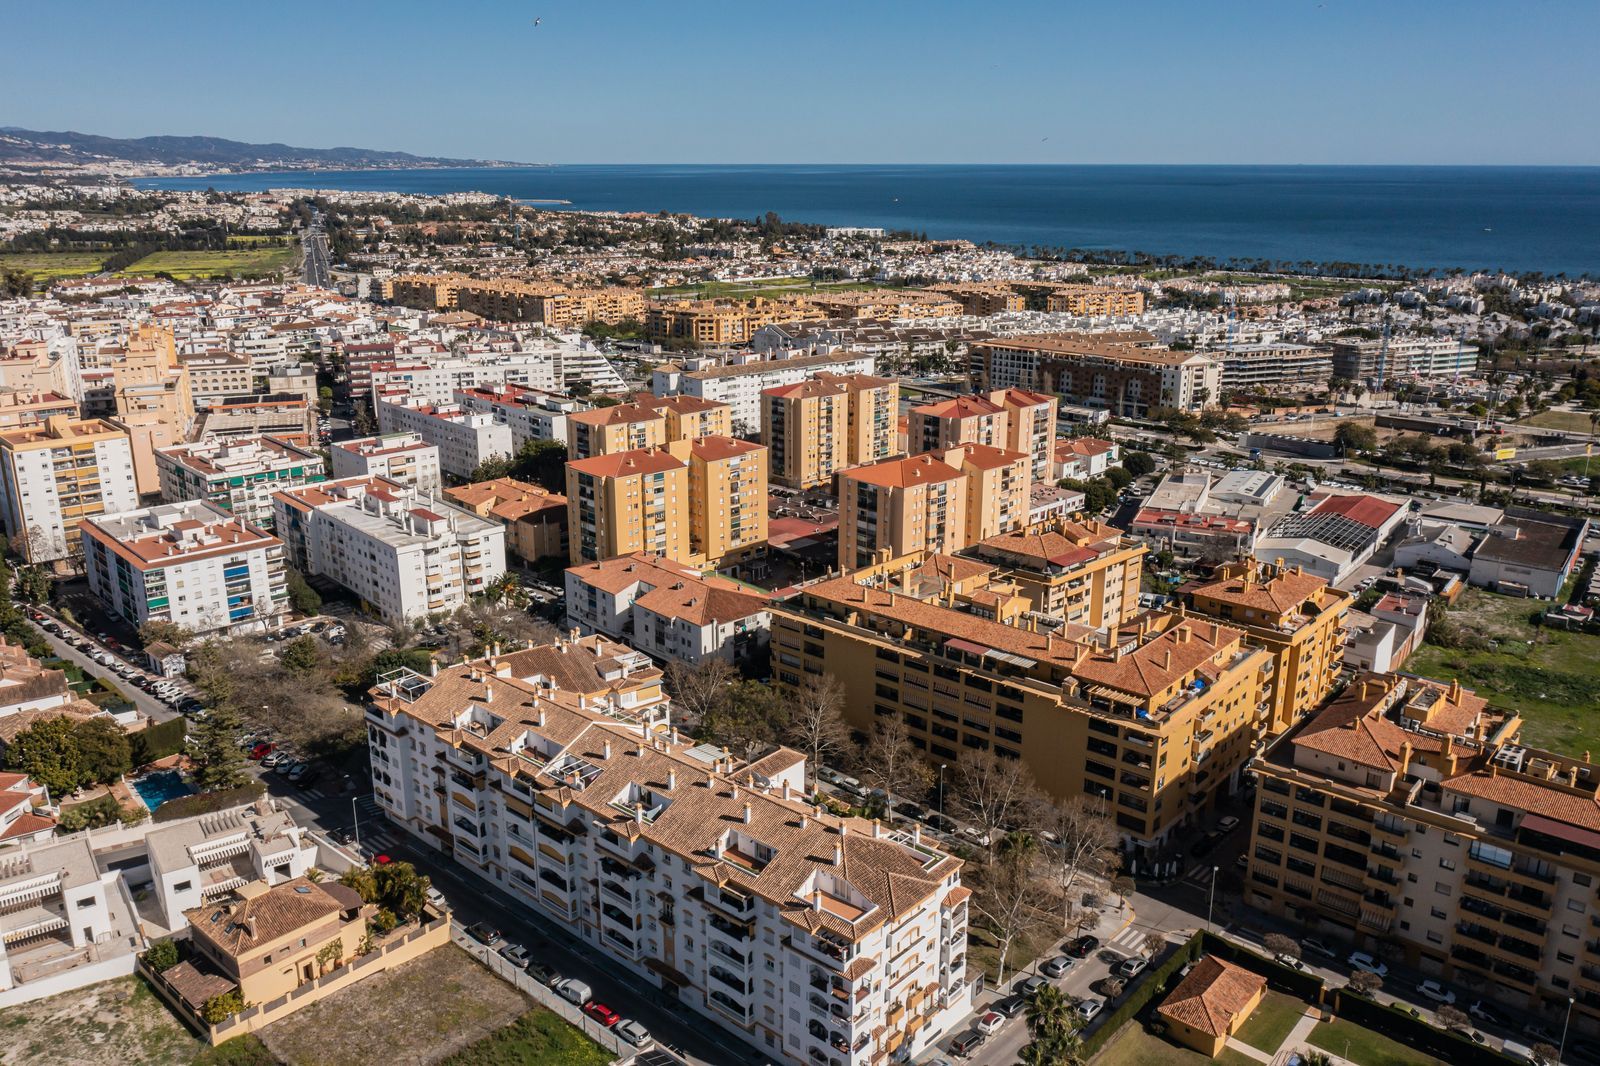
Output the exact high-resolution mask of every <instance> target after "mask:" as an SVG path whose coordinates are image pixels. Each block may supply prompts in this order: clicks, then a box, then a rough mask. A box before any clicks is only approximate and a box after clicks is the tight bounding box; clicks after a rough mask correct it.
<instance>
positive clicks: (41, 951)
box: [0, 834, 144, 1005]
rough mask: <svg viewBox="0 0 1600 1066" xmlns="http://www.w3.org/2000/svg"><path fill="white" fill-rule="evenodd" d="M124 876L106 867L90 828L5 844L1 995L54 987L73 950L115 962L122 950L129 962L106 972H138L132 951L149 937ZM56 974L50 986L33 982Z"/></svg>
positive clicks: (0, 863)
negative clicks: (19, 845) (16, 844)
mask: <svg viewBox="0 0 1600 1066" xmlns="http://www.w3.org/2000/svg"><path fill="white" fill-rule="evenodd" d="M120 882H121V879H120V878H119V877H118V876H117V874H116V873H115V872H112V871H108V872H104V873H103V872H101V870H100V867H99V866H98V865H97V864H96V863H95V858H94V852H92V851H91V850H89V838H88V837H87V836H86V835H82V834H80V835H78V836H72V837H67V838H65V839H63V840H54V841H46V842H45V843H42V844H35V845H30V846H27V847H23V848H19V849H15V850H9V851H4V852H0V1002H3V1003H6V1004H7V1005H10V1004H11V1003H22V1002H26V1001H27V1000H28V999H32V998H38V996H43V995H51V994H53V993H54V992H55V991H57V987H56V986H57V985H58V984H60V983H61V982H60V977H61V976H62V974H61V970H62V969H63V968H64V967H66V966H70V965H71V962H70V961H69V959H70V958H72V957H76V958H78V959H90V960H93V961H95V962H102V961H103V962H106V963H109V962H110V960H111V959H113V958H116V957H117V956H119V955H120V956H122V958H123V959H124V960H125V963H126V965H125V966H123V967H121V968H120V970H119V969H117V968H114V964H113V965H112V966H108V967H103V968H102V972H103V973H105V974H106V976H108V977H109V976H115V975H117V974H118V973H124V974H125V973H131V972H132V969H133V957H132V955H131V953H130V952H131V950H137V948H139V947H142V946H143V944H144V937H143V936H142V935H141V934H140V932H139V923H138V920H137V918H136V917H135V915H134V910H133V904H132V901H131V900H129V898H128V897H127V895H126V894H125V892H124V891H122V890H121V884H120ZM51 976H54V977H56V978H57V980H56V981H54V982H48V983H46V984H45V985H44V986H43V987H44V989H45V990H44V991H42V992H39V993H36V994H34V993H31V992H30V991H29V990H28V984H29V982H35V981H41V980H43V979H45V978H47V977H51ZM68 987H71V986H70V985H68ZM7 993H12V994H11V995H7Z"/></svg>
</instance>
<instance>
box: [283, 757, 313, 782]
mask: <svg viewBox="0 0 1600 1066" xmlns="http://www.w3.org/2000/svg"><path fill="white" fill-rule="evenodd" d="M288 776H289V783H290V784H291V785H309V784H311V782H313V781H315V780H316V779H317V774H316V770H315V769H314V768H313V767H312V765H311V764H310V763H308V762H297V763H295V764H294V769H292V770H290V771H289V774H288Z"/></svg>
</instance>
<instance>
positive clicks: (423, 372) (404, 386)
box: [367, 350, 562, 404]
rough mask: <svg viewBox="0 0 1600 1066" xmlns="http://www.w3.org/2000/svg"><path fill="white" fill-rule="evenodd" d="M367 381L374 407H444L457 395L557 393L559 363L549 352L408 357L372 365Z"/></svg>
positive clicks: (473, 353)
mask: <svg viewBox="0 0 1600 1066" xmlns="http://www.w3.org/2000/svg"><path fill="white" fill-rule="evenodd" d="M367 375H368V382H369V385H368V387H369V388H370V390H371V395H372V399H373V402H374V403H377V402H378V401H380V400H386V401H390V402H399V401H406V402H411V403H418V404H446V403H450V402H452V401H453V400H454V399H455V395H456V393H457V392H458V391H460V390H462V389H507V388H514V389H531V390H534V391H537V392H559V391H561V388H562V383H561V367H560V363H559V360H558V359H557V356H556V354H555V353H554V352H553V351H543V350H541V351H532V352H498V351H497V352H470V353H465V354H461V355H447V356H443V355H430V356H427V357H424V358H417V357H413V358H408V359H404V360H400V361H396V362H392V363H373V364H372V365H371V366H370V367H369V368H368V370H367Z"/></svg>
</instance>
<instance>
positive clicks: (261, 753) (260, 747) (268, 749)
mask: <svg viewBox="0 0 1600 1066" xmlns="http://www.w3.org/2000/svg"><path fill="white" fill-rule="evenodd" d="M271 754H272V745H271V744H268V743H266V742H265V741H263V742H261V743H259V744H256V745H255V746H254V747H252V748H251V749H250V758H251V760H252V761H254V762H260V761H261V760H262V759H265V758H266V757H267V756H268V755H271Z"/></svg>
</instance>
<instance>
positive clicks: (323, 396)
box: [317, 385, 333, 415]
mask: <svg viewBox="0 0 1600 1066" xmlns="http://www.w3.org/2000/svg"><path fill="white" fill-rule="evenodd" d="M317 409H318V410H319V411H321V412H322V413H323V414H325V415H326V414H331V413H333V389H331V388H330V387H328V386H327V385H324V386H322V387H321V388H319V389H318V390H317Z"/></svg>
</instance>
